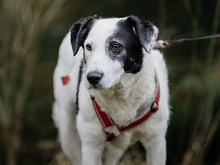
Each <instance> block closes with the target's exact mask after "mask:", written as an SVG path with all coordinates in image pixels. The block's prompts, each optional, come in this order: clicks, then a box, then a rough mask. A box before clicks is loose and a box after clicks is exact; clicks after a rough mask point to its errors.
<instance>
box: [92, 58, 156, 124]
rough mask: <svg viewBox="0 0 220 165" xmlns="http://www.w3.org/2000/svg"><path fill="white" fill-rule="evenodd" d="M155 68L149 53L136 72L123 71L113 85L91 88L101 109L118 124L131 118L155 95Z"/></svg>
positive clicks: (125, 122) (149, 102)
mask: <svg viewBox="0 0 220 165" xmlns="http://www.w3.org/2000/svg"><path fill="white" fill-rule="evenodd" d="M155 75H156V73H155V68H154V63H153V61H152V60H151V57H150V55H147V57H145V59H144V64H143V68H142V70H141V71H140V72H138V73H136V74H129V73H125V74H124V75H122V77H121V79H120V81H119V82H118V83H117V84H116V85H115V86H113V87H111V88H109V89H104V90H92V91H91V94H92V95H93V96H94V97H95V98H96V101H97V102H98V104H99V106H100V107H101V109H102V111H104V112H106V113H107V114H108V115H109V116H110V117H111V118H112V119H113V121H114V122H115V123H116V124H118V125H119V126H123V125H126V124H128V123H129V122H130V121H131V120H133V119H134V118H135V116H136V114H137V111H138V110H142V109H145V108H146V107H147V106H149V105H150V104H151V103H152V101H153V100H154V97H155V90H156V81H155Z"/></svg>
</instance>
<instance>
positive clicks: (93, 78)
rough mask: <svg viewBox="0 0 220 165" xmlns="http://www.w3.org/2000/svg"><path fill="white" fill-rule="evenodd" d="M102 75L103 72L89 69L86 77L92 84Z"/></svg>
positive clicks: (97, 81) (96, 82)
mask: <svg viewBox="0 0 220 165" xmlns="http://www.w3.org/2000/svg"><path fill="white" fill-rule="evenodd" d="M102 77H103V73H102V72H100V71H91V72H89V73H88V74H87V79H88V81H89V83H90V84H92V85H96V84H98V83H99V81H100V80H101V78H102Z"/></svg>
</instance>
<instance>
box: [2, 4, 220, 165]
mask: <svg viewBox="0 0 220 165" xmlns="http://www.w3.org/2000/svg"><path fill="white" fill-rule="evenodd" d="M94 14H98V15H99V16H102V17H121V16H127V15H136V16H138V17H140V18H142V19H145V20H150V21H152V22H153V23H154V24H155V25H156V26H158V27H159V30H160V34H159V37H158V38H159V39H163V40H167V39H179V38H190V37H199V36H204V35H210V34H215V33H220V0H209V1H207V0H179V1H177V0H169V1H168V0H100V1H98V0H63V1H62V0H0V164H1V165H61V164H62V165H63V164H70V163H69V162H68V159H67V158H66V157H65V156H64V154H63V153H62V151H61V149H60V146H59V143H58V142H57V129H56V128H55V126H54V124H53V121H52V118H51V107H52V103H53V100H54V99H53V84H52V75H53V70H54V68H55V66H56V62H57V55H58V48H59V45H60V43H61V41H62V39H63V37H64V36H65V34H66V33H67V32H68V30H69V28H70V26H71V25H72V24H73V23H74V22H75V21H77V20H79V19H80V18H81V17H87V16H90V15H94ZM162 51H163V53H164V57H165V59H166V62H167V65H168V71H169V80H170V82H169V85H170V95H171V99H170V103H171V107H172V109H171V111H172V115H171V120H170V126H169V129H168V132H167V152H168V153H167V164H169V165H179V164H181V165H217V164H218V165H219V164H220V130H219V121H220V102H219V100H220V39H219V38H218V39H206V40H200V41H193V42H188V43H184V44H180V45H177V46H173V47H169V48H166V49H164V50H162ZM144 155H145V151H144V149H143V147H142V146H141V145H140V144H139V143H138V144H136V145H134V146H132V147H130V148H129V149H128V151H127V152H126V154H125V155H124V157H123V158H122V160H121V162H120V164H121V165H125V164H127V165H129V164H137V165H138V164H141V165H142V164H143V162H144V161H145V156H144Z"/></svg>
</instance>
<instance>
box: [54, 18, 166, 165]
mask: <svg viewBox="0 0 220 165" xmlns="http://www.w3.org/2000/svg"><path fill="white" fill-rule="evenodd" d="M157 35H158V29H157V27H156V26H155V25H153V24H152V23H151V22H148V21H144V20H141V19H139V18H138V17H135V16H128V17H123V18H101V17H98V16H92V17H88V18H85V19H83V20H80V21H79V22H77V23H75V24H74V25H73V26H72V27H71V29H70V32H69V33H68V34H67V35H66V37H65V38H64V40H63V41H62V43H61V46H60V49H59V58H58V62H57V66H56V68H55V71H54V77H53V82H54V97H55V102H54V104H53V115H52V116H53V119H54V121H55V124H56V127H57V128H58V130H59V140H60V142H61V147H62V149H63V151H64V152H65V154H66V155H67V156H68V158H69V159H70V160H71V161H72V163H73V164H74V165H101V164H102V152H103V150H104V148H105V147H106V156H105V162H104V164H105V165H116V164H117V163H118V161H119V159H120V157H121V156H122V155H123V153H124V152H125V150H126V149H127V148H128V146H129V145H131V144H133V143H135V142H137V141H140V142H141V143H142V144H143V146H144V147H145V149H146V151H147V152H146V163H147V165H163V164H165V163H166V139H165V136H166V130H167V127H168V120H169V89H168V76H167V69H166V64H165V61H164V59H163V55H162V54H161V52H160V51H159V50H154V49H153V46H154V44H155V40H156V38H157ZM73 56H74V57H73Z"/></svg>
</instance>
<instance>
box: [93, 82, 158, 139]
mask: <svg viewBox="0 0 220 165" xmlns="http://www.w3.org/2000/svg"><path fill="white" fill-rule="evenodd" d="M91 100H92V103H93V106H94V109H95V111H96V114H97V116H98V118H99V120H100V122H101V123H102V125H103V126H104V127H105V130H106V141H112V140H114V139H115V138H116V137H117V136H118V135H119V134H120V132H122V131H126V130H129V129H131V128H134V127H136V126H137V125H139V124H141V123H143V122H144V121H146V120H147V119H148V118H149V117H150V116H151V115H152V114H153V113H155V112H156V111H157V110H158V109H159V105H158V103H159V100H160V84H159V81H158V79H157V92H156V96H155V99H154V101H153V103H152V104H151V106H148V107H147V108H146V109H145V110H144V111H142V112H143V113H139V114H138V115H137V116H136V118H135V120H134V121H133V122H131V123H130V124H128V125H126V126H121V127H120V126H118V125H117V124H115V123H114V121H113V120H112V119H111V118H110V116H109V115H108V114H106V113H105V112H103V111H102V110H101V107H100V106H99V105H98V103H97V102H96V101H95V97H93V96H91ZM144 112H145V113H144ZM115 126H116V128H117V129H118V130H117V131H116V132H118V133H117V134H116V133H113V132H111V131H109V129H108V128H110V127H115Z"/></svg>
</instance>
